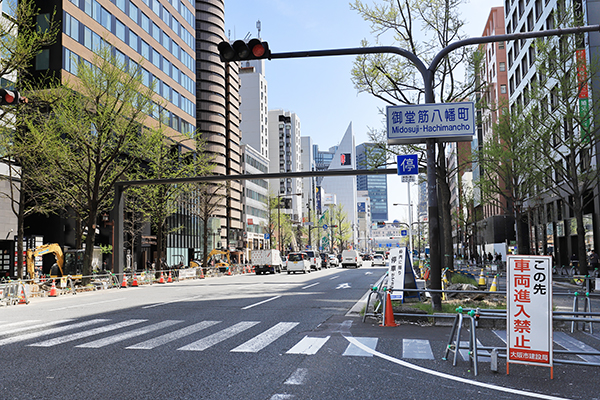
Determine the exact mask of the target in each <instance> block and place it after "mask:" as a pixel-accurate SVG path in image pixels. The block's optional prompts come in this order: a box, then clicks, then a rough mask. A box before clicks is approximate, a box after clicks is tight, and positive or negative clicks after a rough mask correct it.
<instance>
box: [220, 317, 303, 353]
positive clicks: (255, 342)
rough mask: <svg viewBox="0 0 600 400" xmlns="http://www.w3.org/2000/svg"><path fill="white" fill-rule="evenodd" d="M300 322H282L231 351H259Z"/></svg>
mask: <svg viewBox="0 0 600 400" xmlns="http://www.w3.org/2000/svg"><path fill="white" fill-rule="evenodd" d="M298 324H299V323H298V322H280V323H278V324H277V325H275V326H273V327H271V328H269V329H267V330H266V331H264V332H263V333H261V334H260V335H258V336H255V337H253V338H252V339H250V340H248V341H247V342H246V343H243V344H241V345H239V346H238V347H236V348H235V349H233V350H231V351H232V352H240V353H257V352H259V351H260V350H262V349H264V348H265V347H267V346H268V345H269V344H271V343H273V342H274V341H275V340H277V339H279V338H280V337H281V336H283V335H285V334H286V333H287V332H289V331H290V330H292V329H293V328H294V327H295V326H296V325H298Z"/></svg>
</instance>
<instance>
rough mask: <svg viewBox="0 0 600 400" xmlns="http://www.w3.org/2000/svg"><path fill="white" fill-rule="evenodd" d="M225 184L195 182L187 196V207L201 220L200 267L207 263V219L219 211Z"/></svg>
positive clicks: (208, 231)
mask: <svg viewBox="0 0 600 400" xmlns="http://www.w3.org/2000/svg"><path fill="white" fill-rule="evenodd" d="M225 189H226V188H225V184H223V183H219V184H214V183H204V182H202V183H196V184H194V188H193V190H192V191H191V192H190V194H189V196H187V197H188V208H189V209H190V211H191V213H192V215H196V216H197V217H198V218H200V220H201V221H202V268H207V266H208V265H207V263H208V254H209V251H208V235H209V233H210V229H209V221H210V219H211V218H213V217H214V216H215V215H217V213H218V212H219V210H220V208H221V207H222V204H223V199H225Z"/></svg>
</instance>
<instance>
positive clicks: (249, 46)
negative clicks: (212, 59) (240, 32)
mask: <svg viewBox="0 0 600 400" xmlns="http://www.w3.org/2000/svg"><path fill="white" fill-rule="evenodd" d="M217 48H218V49H219V56H220V57H221V61H223V62H230V61H244V60H260V59H263V58H269V57H271V51H270V50H269V44H268V43H267V42H262V41H261V40H260V39H251V40H250V41H249V42H248V43H246V42H244V41H243V40H236V41H235V42H233V44H230V43H229V42H221V43H219V44H218V46H217Z"/></svg>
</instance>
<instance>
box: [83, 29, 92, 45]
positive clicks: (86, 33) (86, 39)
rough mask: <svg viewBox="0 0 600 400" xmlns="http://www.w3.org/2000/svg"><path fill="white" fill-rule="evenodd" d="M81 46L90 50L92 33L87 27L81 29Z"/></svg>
mask: <svg viewBox="0 0 600 400" xmlns="http://www.w3.org/2000/svg"><path fill="white" fill-rule="evenodd" d="M83 45H84V46H85V47H87V48H88V49H90V50H91V49H92V31H91V30H90V28H88V27H87V26H86V27H85V28H84V29H83Z"/></svg>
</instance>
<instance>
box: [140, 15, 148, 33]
mask: <svg viewBox="0 0 600 400" xmlns="http://www.w3.org/2000/svg"><path fill="white" fill-rule="evenodd" d="M142 29H143V30H145V31H146V32H147V33H150V18H148V16H147V15H146V14H144V13H142Z"/></svg>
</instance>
